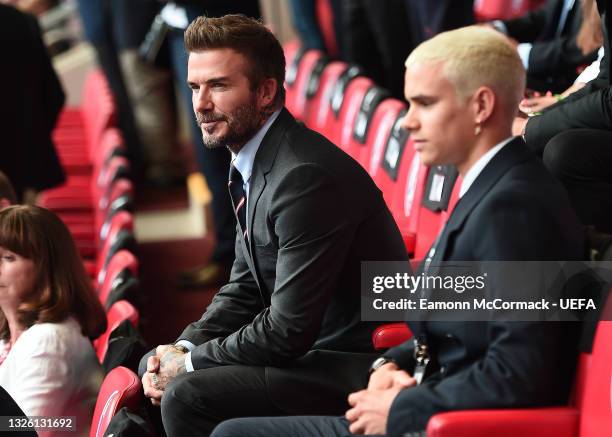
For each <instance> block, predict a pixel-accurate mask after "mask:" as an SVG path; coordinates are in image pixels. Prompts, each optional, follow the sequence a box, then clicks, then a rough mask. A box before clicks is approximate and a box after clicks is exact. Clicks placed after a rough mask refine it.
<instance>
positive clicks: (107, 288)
mask: <svg viewBox="0 0 612 437" xmlns="http://www.w3.org/2000/svg"><path fill="white" fill-rule="evenodd" d="M137 277H138V259H137V258H136V257H135V256H134V254H133V253H132V252H130V251H129V250H120V251H118V252H117V253H116V254H115V255H113V256H112V257H111V259H110V260H109V262H108V266H107V268H106V273H105V275H104V278H103V281H102V283H101V284H100V288H99V289H98V297H99V299H100V302H102V305H104V306H105V307H109V306H111V305H112V304H113V302H116V301H117V300H118V299H119V298H122V299H123V298H125V297H127V296H125V295H122V296H113V295H114V293H115V292H118V290H119V289H120V288H121V289H122V293H126V292H129V293H131V294H133V293H134V292H136V291H137V290H135V289H134V288H133V287H136V288H137V287H138V283H137V281H136V282H134V281H132V279H136V278H137ZM128 282H129V284H128ZM126 285H128V286H129V287H130V289H128V290H126V289H124V286H126Z"/></svg>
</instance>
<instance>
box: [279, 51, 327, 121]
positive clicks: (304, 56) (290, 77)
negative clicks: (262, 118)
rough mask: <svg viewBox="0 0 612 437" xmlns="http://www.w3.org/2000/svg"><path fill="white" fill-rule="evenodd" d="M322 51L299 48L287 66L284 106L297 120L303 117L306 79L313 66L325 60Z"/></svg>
mask: <svg viewBox="0 0 612 437" xmlns="http://www.w3.org/2000/svg"><path fill="white" fill-rule="evenodd" d="M323 58H324V55H323V52H322V51H320V50H306V51H304V50H303V49H300V50H299V51H298V52H297V53H296V56H295V57H294V59H293V61H292V62H291V64H290V65H289V67H288V68H287V73H286V75H285V80H286V82H285V89H286V97H285V107H286V108H287V110H288V111H289V112H291V114H292V115H293V116H294V117H295V118H296V119H298V120H302V119H303V117H304V110H305V106H306V91H307V88H308V81H309V78H310V75H311V74H312V71H313V70H314V69H315V66H317V65H320V64H321V62H325V61H323V60H322V59H323Z"/></svg>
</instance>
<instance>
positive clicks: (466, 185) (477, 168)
mask: <svg viewBox="0 0 612 437" xmlns="http://www.w3.org/2000/svg"><path fill="white" fill-rule="evenodd" d="M513 139H514V137H510V138H506V139H505V140H503V141H502V142H501V143H498V144H497V145H495V146H494V147H492V148H491V149H490V150H488V151H487V153H485V154H484V155H482V156H481V157H480V158H479V159H478V161H476V163H475V164H474V165H473V166H472V167H470V169H469V170H468V171H467V172H466V173H465V177H464V178H463V183H462V184H461V190H459V198H461V197H463V195H464V194H465V193H467V191H468V190H469V189H470V187H471V186H472V184H473V183H474V181H475V180H476V178H477V177H478V175H479V174H480V173H481V172H482V170H484V168H485V167H486V166H487V164H488V163H489V161H491V160H492V159H493V157H494V156H495V155H497V153H498V152H499V151H500V150H501V149H502V148H503V147H504V146H505V145H506V144H508V143H509V142H510V141H512V140H513Z"/></svg>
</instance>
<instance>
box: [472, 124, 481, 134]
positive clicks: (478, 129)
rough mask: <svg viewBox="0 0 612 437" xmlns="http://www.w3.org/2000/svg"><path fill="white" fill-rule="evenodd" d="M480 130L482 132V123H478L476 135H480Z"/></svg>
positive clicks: (475, 129) (475, 130)
mask: <svg viewBox="0 0 612 437" xmlns="http://www.w3.org/2000/svg"><path fill="white" fill-rule="evenodd" d="M480 132H482V127H480V124H477V125H476V127H475V128H474V135H476V136H478V135H480Z"/></svg>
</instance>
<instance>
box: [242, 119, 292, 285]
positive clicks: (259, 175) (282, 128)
mask: <svg viewBox="0 0 612 437" xmlns="http://www.w3.org/2000/svg"><path fill="white" fill-rule="evenodd" d="M292 124H295V120H294V118H293V117H292V116H291V114H289V112H288V111H287V110H286V109H284V108H283V109H282V110H281V112H280V114H279V115H278V118H277V119H276V120H275V121H274V123H273V124H272V126H270V129H269V130H268V132H267V133H266V135H265V136H264V138H263V140H262V142H261V145H260V146H259V149H258V150H257V153H256V154H255V160H254V161H253V171H252V173H251V181H250V183H249V193H248V205H247V207H248V209H247V220H246V226H247V229H248V235H249V236H251V235H253V222H254V219H255V211H256V210H257V205H258V203H259V198H260V197H261V193H263V190H264V188H265V187H266V183H267V181H266V175H267V174H268V173H269V172H270V170H271V169H272V165H273V164H274V161H275V159H276V155H277V153H278V149H279V147H280V145H281V142H282V139H283V137H284V135H285V132H286V131H287V129H288V128H289V127H290V126H291V125H292ZM241 242H242V249H243V251H244V254H245V258H246V259H247V264H248V266H249V268H250V269H251V272H252V273H253V276H254V277H255V279H256V280H257V283H258V285H259V279H258V276H257V271H256V269H255V265H254V263H253V258H252V256H251V254H252V253H253V237H250V238H249V247H247V245H246V242H245V240H244V238H241ZM260 289H261V287H260Z"/></svg>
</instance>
